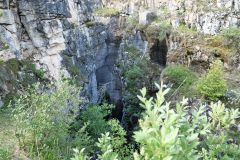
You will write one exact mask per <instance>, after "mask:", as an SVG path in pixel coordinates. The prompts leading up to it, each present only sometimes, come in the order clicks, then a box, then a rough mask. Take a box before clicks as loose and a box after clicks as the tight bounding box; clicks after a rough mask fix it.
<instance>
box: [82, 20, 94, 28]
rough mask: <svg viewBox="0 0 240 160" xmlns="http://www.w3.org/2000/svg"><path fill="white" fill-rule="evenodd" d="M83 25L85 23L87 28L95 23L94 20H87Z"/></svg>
mask: <svg viewBox="0 0 240 160" xmlns="http://www.w3.org/2000/svg"><path fill="white" fill-rule="evenodd" d="M85 25H86V26H87V27H88V28H90V27H93V26H95V25H96V22H94V21H87V22H85Z"/></svg>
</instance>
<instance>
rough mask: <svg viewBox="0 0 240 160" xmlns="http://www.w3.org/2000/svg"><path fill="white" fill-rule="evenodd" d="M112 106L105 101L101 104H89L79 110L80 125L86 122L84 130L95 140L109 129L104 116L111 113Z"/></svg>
mask: <svg viewBox="0 0 240 160" xmlns="http://www.w3.org/2000/svg"><path fill="white" fill-rule="evenodd" d="M112 108H113V106H112V105H109V104H106V103H105V104H103V105H90V106H88V107H87V108H86V109H85V110H83V111H82V112H81V115H80V121H79V122H80V126H83V125H84V124H86V123H88V125H87V126H86V131H87V132H88V133H89V135H90V136H91V138H93V139H94V140H95V141H96V140H97V139H98V138H99V137H100V136H101V134H102V133H106V132H107V131H109V129H110V128H109V125H108V123H107V120H106V117H107V116H108V115H109V114H110V113H111V109H112Z"/></svg>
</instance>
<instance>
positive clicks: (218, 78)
mask: <svg viewBox="0 0 240 160" xmlns="http://www.w3.org/2000/svg"><path fill="white" fill-rule="evenodd" d="M223 76H224V72H223V66H222V62H221V61H219V60H217V61H214V62H213V64H212V65H211V66H210V69H209V71H208V73H207V74H206V75H205V76H204V77H203V78H201V79H200V80H199V82H198V85H197V88H198V90H199V92H200V93H201V94H203V95H204V96H206V97H207V98H209V99H211V100H216V99H218V98H219V97H221V96H223V95H224V94H225V91H226V90H227V84H226V82H225V80H224V79H223Z"/></svg>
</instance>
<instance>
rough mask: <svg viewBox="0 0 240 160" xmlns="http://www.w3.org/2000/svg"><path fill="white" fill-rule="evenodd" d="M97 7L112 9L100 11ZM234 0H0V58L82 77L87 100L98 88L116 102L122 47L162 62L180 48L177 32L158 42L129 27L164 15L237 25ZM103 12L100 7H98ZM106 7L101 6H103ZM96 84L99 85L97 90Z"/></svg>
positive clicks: (199, 23) (198, 24)
mask: <svg viewBox="0 0 240 160" xmlns="http://www.w3.org/2000/svg"><path fill="white" fill-rule="evenodd" d="M98 8H114V9H115V13H111V14H105V13H102V14H101V12H99V14H96V13H97V12H96V10H97V9H98ZM239 11H240V1H239V0H217V1H213V0H202V1H199V0H196V1H194V0H144V1H142V0H130V1H129V0H122V1H115V0H0V32H1V35H0V38H1V45H2V46H5V48H4V50H2V51H0V58H1V60H4V61H6V60H9V59H11V58H17V59H19V60H20V59H31V60H32V61H34V62H35V63H36V64H37V65H38V68H43V69H44V70H45V71H46V73H47V75H48V77H49V78H50V77H51V78H53V79H59V78H60V75H61V74H65V75H68V74H74V75H77V76H79V77H81V78H82V79H81V80H80V79H79V81H82V82H83V83H84V84H85V85H84V86H85V88H86V91H87V93H88V95H89V98H90V100H91V102H94V103H96V102H98V101H99V98H100V96H99V95H100V90H101V91H103V92H105V91H106V92H107V94H108V96H109V98H110V100H111V101H113V102H115V103H118V104H119V105H120V106H121V98H122V95H121V94H122V92H121V90H122V82H121V77H120V76H119V74H118V70H117V68H116V67H115V64H116V61H117V59H118V57H119V56H120V57H123V51H124V49H123V48H124V46H126V45H133V46H135V47H136V48H137V49H139V50H140V51H142V52H143V53H144V54H147V53H150V58H151V59H152V60H153V61H155V62H157V63H159V64H161V65H165V64H166V54H167V52H168V51H169V50H170V51H171V50H172V49H176V48H178V47H179V43H180V42H179V41H177V40H176V37H175V38H174V37H173V38H172V39H170V41H169V42H168V41H167V37H165V38H164V39H163V40H161V41H159V40H158V39H156V38H155V39H154V38H152V37H149V36H146V35H144V34H143V33H142V32H141V31H140V30H138V29H136V28H131V27H129V23H128V22H129V21H128V19H130V18H135V19H136V20H137V23H138V24H140V25H148V24H150V23H152V21H153V20H154V18H155V17H166V18H167V19H169V20H170V21H171V24H172V26H173V27H177V26H179V25H180V24H181V23H185V24H186V25H187V26H189V28H196V29H197V31H199V32H201V33H205V34H210V35H215V34H217V33H218V32H219V31H220V30H221V29H222V28H228V27H231V26H238V27H239V25H240V17H239V15H240V12H239ZM102 12H104V11H102ZM105 12H106V11H105ZM99 88H101V89H100V90H99Z"/></svg>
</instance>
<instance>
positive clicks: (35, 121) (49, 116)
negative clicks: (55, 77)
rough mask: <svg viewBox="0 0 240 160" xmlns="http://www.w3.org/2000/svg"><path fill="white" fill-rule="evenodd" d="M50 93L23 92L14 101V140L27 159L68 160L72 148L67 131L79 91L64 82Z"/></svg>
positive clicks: (76, 107)
mask: <svg viewBox="0 0 240 160" xmlns="http://www.w3.org/2000/svg"><path fill="white" fill-rule="evenodd" d="M50 88H51V90H49V91H47V92H43V91H41V89H40V88H39V87H38V86H35V89H34V90H32V89H29V90H28V91H25V92H24V93H23V94H22V95H21V96H20V97H19V99H17V100H15V103H14V106H13V107H15V110H14V117H15V119H16V121H17V126H16V127H17V128H16V130H17V132H16V136H17V137H18V139H19V142H20V144H21V146H22V147H23V148H24V149H25V150H27V151H28V152H29V154H30V156H32V157H34V156H37V157H38V158H40V159H59V158H60V157H61V156H63V155H64V156H66V157H67V156H68V154H69V150H70V149H71V144H70V142H69V141H68V136H69V135H68V129H69V126H70V124H71V123H72V122H73V121H74V119H75V117H76V113H77V109H78V105H79V103H80V101H79V88H77V87H75V86H73V85H69V83H68V82H67V81H65V82H58V83H57V85H56V87H54V88H53V87H52V86H50Z"/></svg>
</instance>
